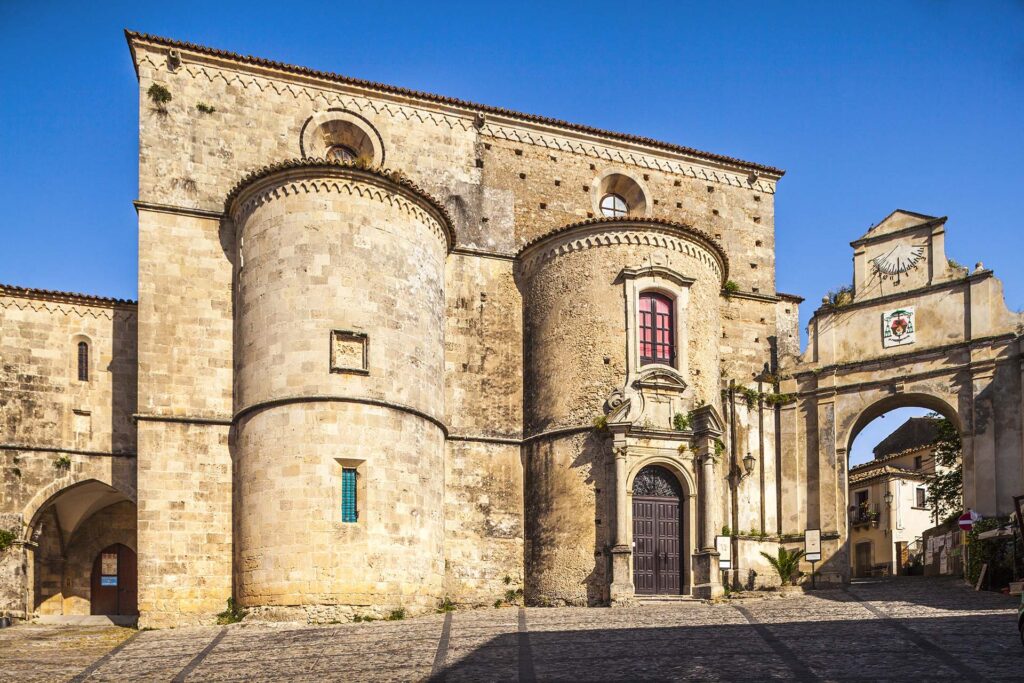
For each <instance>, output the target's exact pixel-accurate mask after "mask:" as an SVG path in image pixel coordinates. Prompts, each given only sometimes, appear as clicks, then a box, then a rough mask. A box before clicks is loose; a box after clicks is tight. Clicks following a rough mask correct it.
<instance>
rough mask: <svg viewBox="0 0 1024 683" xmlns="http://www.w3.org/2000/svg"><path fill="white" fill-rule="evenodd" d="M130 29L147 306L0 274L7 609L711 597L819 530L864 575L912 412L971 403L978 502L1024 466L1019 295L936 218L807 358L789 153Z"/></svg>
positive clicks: (157, 618)
mask: <svg viewBox="0 0 1024 683" xmlns="http://www.w3.org/2000/svg"><path fill="white" fill-rule="evenodd" d="M126 35H127V40H128V46H129V50H130V54H131V58H132V60H133V62H134V65H135V69H136V73H137V75H138V81H139V100H138V107H139V122H140V127H139V190H138V200H137V201H136V202H135V207H136V209H137V212H138V230H139V233H138V234H139V280H138V291H139V300H138V301H137V302H135V301H124V300H116V299H109V298H104V297H101V296H94V295H83V294H72V293H66V292H56V291H48V290H38V289H26V288H21V287H16V286H3V287H0V416H2V420H0V426H2V427H0V428H2V433H0V464H2V466H3V489H2V493H0V528H3V529H6V530H9V532H10V533H9V537H10V539H11V541H10V542H9V544H7V545H8V547H7V548H6V549H5V550H3V551H0V610H2V611H6V612H7V613H8V614H10V615H12V616H14V617H16V618H27V617H31V616H33V615H47V614H50V615H53V614H58V615H59V614H65V615H69V614H89V613H93V614H123V615H134V614H138V615H139V621H140V624H141V625H143V626H154V627H162V626H173V625H186V624H198V623H210V622H211V621H212V620H213V619H214V618H215V615H216V613H218V612H220V611H222V610H223V609H224V607H225V604H226V601H227V600H228V598H230V597H233V598H234V599H235V600H236V602H237V604H239V605H240V606H242V607H244V608H247V609H248V610H249V611H250V613H252V614H254V615H256V616H260V617H263V618H268V619H291V620H294V619H298V620H303V621H310V622H318V621H330V620H347V619H351V618H353V617H355V616H372V615H378V616H379V615H382V614H386V613H387V612H389V611H390V610H392V609H396V608H398V607H403V608H405V609H406V610H407V611H408V612H409V613H412V614H415V613H421V612H424V611H428V610H433V609H435V608H436V607H437V605H438V604H439V603H440V602H442V601H443V600H445V599H448V600H451V601H452V602H454V603H456V604H460V605H490V604H493V603H494V602H495V600H500V599H502V597H503V596H505V594H506V592H507V591H510V590H511V591H512V592H515V591H516V590H517V589H519V588H521V589H522V591H523V598H524V600H525V601H526V603H527V604H531V605H593V606H597V605H619V604H631V603H633V602H635V601H637V600H639V599H642V598H643V596H645V595H659V594H673V595H688V596H693V597H696V598H712V597H716V596H718V595H721V593H722V591H723V582H725V583H732V584H735V585H742V586H748V587H751V586H759V585H766V584H772V583H777V582H778V579H777V578H776V577H774V576H773V575H772V573H771V571H770V568H769V567H768V566H767V565H766V563H765V562H764V561H763V559H762V558H761V556H760V551H766V552H770V553H774V552H775V551H776V550H777V549H778V548H779V547H780V544H781V545H786V546H788V547H802V546H803V543H804V533H805V531H806V530H807V529H812V530H818V531H820V536H821V553H822V558H821V562H820V563H818V565H817V569H818V570H819V571H820V577H821V578H820V580H822V581H836V582H839V581H844V580H848V578H849V560H848V548H847V546H848V544H847V534H848V530H847V527H848V524H847V501H846V488H847V486H846V471H847V466H846V453H847V452H848V448H849V444H850V443H852V440H853V439H854V438H855V437H856V433H857V432H858V431H859V430H860V429H861V428H862V427H863V426H864V425H865V424H866V423H867V422H868V421H870V420H871V419H873V418H874V417H876V416H877V415H879V414H881V413H882V412H884V411H886V410H889V409H890V408H892V407H897V406H900V405H923V406H925V407H928V408H932V409H935V410H937V411H939V412H941V413H943V414H945V415H947V416H949V417H951V418H952V419H954V420H956V423H957V424H958V425H959V426H960V427H961V430H962V432H963V434H964V443H965V456H964V457H965V466H966V467H967V469H968V471H969V472H970V474H969V475H968V477H967V482H966V492H965V496H966V497H967V502H968V504H971V505H973V506H974V507H975V508H976V509H979V510H981V511H982V512H985V513H986V514H995V513H996V512H1007V511H1008V510H1009V509H1010V507H1011V505H1012V496H1013V495H1015V494H1019V493H1022V492H1024V491H1022V489H1024V484H1022V482H1024V475H1022V466H1024V455H1022V442H1021V437H1020V434H1021V410H1022V403H1021V398H1020V396H1021V389H1020V388H1021V375H1022V366H1021V361H1020V333H1021V329H1020V321H1019V319H1018V316H1017V315H1015V314H1012V313H1009V312H1008V311H1007V310H1006V308H1005V306H1004V304H1003V301H1002V295H1001V289H1000V285H999V282H998V281H997V280H996V279H995V278H994V277H993V275H992V273H991V271H988V270H985V269H984V268H983V267H982V266H981V265H980V264H979V266H978V267H977V268H975V269H973V270H971V271H970V272H968V271H966V270H962V269H960V268H959V267H957V266H955V265H953V264H951V263H949V262H947V260H946V257H945V254H944V247H943V244H944V242H943V235H944V225H945V219H943V218H934V217H930V216H922V215H920V214H914V213H911V212H906V211H897V212H894V213H893V214H892V215H890V216H889V217H888V218H886V219H885V220H884V221H882V222H881V223H880V224H879V225H877V226H874V227H873V228H872V229H871V230H869V231H868V232H867V234H866V235H865V236H864V237H862V238H861V239H860V240H857V241H855V242H853V243H852V245H853V248H854V279H853V284H854V287H853V290H852V292H850V293H846V294H844V295H843V296H840V297H837V298H834V299H828V300H826V301H824V302H823V303H822V305H821V307H820V308H819V309H818V310H817V311H816V312H815V314H814V317H813V318H812V321H811V327H810V330H809V335H810V343H809V347H808V349H807V350H806V351H805V352H803V353H801V350H800V334H799V330H798V305H799V304H800V302H801V301H802V299H800V298H799V297H797V296H793V295H789V294H783V293H780V292H778V291H776V288H775V244H774V234H775V225H774V216H773V214H774V197H775V191H776V186H777V183H778V181H779V180H780V178H781V177H782V175H783V171H781V170H779V169H777V168H773V167H771V166H766V165H762V164H758V163H752V162H748V161H741V160H739V159H733V158H730V157H726V156H722V155H718V154H711V153H707V152H701V151H698V150H695V149H691V148H687V147H681V146H678V145H674V144H669V143H665V142H659V141H656V140H651V139H647V138H641V137H637V136H633V135H625V134H621V133H613V132H609V131H605V130H599V129H596V128H590V127H587V126H582V125H577V124H572V123H567V122H564V121H559V120H554V119H549V118H545V117H542V116H535V115H529V114H522V113H519V112H515V111H509V110H505V109H500V108H496V107H489V106H485V105H480V104H475V103H472V102H466V101H461V100H456V99H451V98H447V97H440V96H437V95H431V94H427V93H422V92H416V91H411V90H406V89H403V88H397V87H393V86H388V85H384V84H380V83H372V82H368V81H362V80H358V79H353V78H348V77H344V76H339V75H336V74H333V73H326V72H321V71H314V70H311V69H306V68H302V67H296V66H291V65H287V64H282V63H278V62H273V61H269V60H265V59H260V58H256V57H248V56H242V55H238V54H233V53H229V52H223V51H220V50H215V49H210V48H207V47H203V46H198V45H193V44H189V43H182V42H178V41H175V40H169V39H165V38H159V37H155V36H150V35H144V34H138V33H133V32H127V34H126ZM996 396H999V397H1000V400H998V401H996V400H995V397H996ZM807 569H808V570H809V569H810V566H808V567H807Z"/></svg>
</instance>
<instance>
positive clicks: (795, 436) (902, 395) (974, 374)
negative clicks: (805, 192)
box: [779, 210, 1024, 581]
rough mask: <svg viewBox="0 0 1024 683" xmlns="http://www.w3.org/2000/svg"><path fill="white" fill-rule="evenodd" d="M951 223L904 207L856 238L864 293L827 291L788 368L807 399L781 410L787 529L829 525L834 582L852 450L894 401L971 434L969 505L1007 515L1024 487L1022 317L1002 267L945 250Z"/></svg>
mask: <svg viewBox="0 0 1024 683" xmlns="http://www.w3.org/2000/svg"><path fill="white" fill-rule="evenodd" d="M945 224H946V219H945V218H944V217H935V216H925V215H922V214H917V213H913V212H910V211H902V210H897V211H894V212H893V213H892V214H890V215H889V216H888V217H886V218H885V219H884V220H882V221H881V222H880V223H878V224H877V225H875V226H873V227H872V228H871V229H870V230H869V231H868V232H867V233H866V234H865V235H864V236H863V237H861V238H860V239H858V240H855V241H854V242H852V243H851V246H852V247H853V248H854V277H853V283H854V286H853V288H852V290H851V291H850V292H847V293H843V294H841V295H840V296H838V297H836V298H835V299H829V298H828V297H826V298H824V299H823V300H822V305H821V307H820V308H819V309H818V310H817V311H815V313H814V315H813V317H812V318H811V321H810V324H809V326H808V347H807V349H806V350H805V351H804V353H803V354H802V356H800V357H795V358H785V359H783V361H782V363H781V365H782V374H783V376H784V379H783V381H782V390H783V392H784V393H786V394H787V395H789V396H792V397H793V398H794V399H795V400H794V401H793V402H791V403H788V404H786V405H784V406H782V408H781V411H780V416H779V424H780V428H781V439H780V443H781V444H782V449H781V453H780V456H781V465H782V470H781V472H782V476H781V481H782V482H783V495H782V517H781V519H782V525H783V529H784V531H785V532H790V533H797V532H799V531H800V530H802V529H804V528H808V527H809V528H819V529H821V532H822V552H823V557H822V559H823V562H822V564H821V566H820V570H821V572H822V575H823V576H822V578H823V579H824V580H831V581H842V580H846V579H848V577H849V573H850V566H851V561H852V559H851V558H850V556H849V553H850V552H851V548H850V546H849V543H848V542H847V541H848V536H849V531H848V528H849V514H850V512H851V510H850V509H849V501H848V500H847V495H846V494H847V489H848V481H847V457H848V454H849V450H850V446H851V444H852V443H853V440H854V439H855V438H856V437H857V434H858V433H860V431H861V430H862V429H863V428H864V427H865V426H867V424H868V423H869V422H871V421H872V420H873V419H875V418H876V417H878V416H879V415H881V414H883V413H885V412H887V411H889V410H892V409H893V408H899V407H905V406H912V407H922V408H928V409H930V410H933V411H935V412H937V413H939V414H941V415H942V416H944V417H946V418H948V419H949V420H951V421H952V422H953V424H955V425H956V426H957V428H958V429H959V430H960V434H961V441H962V443H963V467H964V507H965V508H973V509H975V510H977V511H978V512H980V513H981V514H983V515H985V516H996V515H1007V514H1009V513H1010V512H1011V511H1012V510H1013V496H1014V495H1021V494H1022V493H1024V440H1022V438H1021V436H1022V433H1021V425H1022V422H1021V419H1022V418H1021V409H1022V408H1021V406H1022V405H1024V403H1022V392H1021V386H1022V371H1024V366H1022V365H1021V346H1020V338H1021V332H1022V329H1024V328H1022V322H1024V320H1022V317H1021V316H1020V315H1019V314H1015V313H1012V312H1010V311H1009V310H1007V308H1006V304H1005V303H1004V301H1003V295H1002V284H1001V283H1000V282H999V280H997V279H996V278H995V277H994V274H993V273H992V271H991V270H987V269H985V267H984V266H983V265H982V264H981V263H978V264H977V265H976V266H975V267H974V268H973V269H972V270H968V269H967V268H965V267H963V266H959V265H957V264H956V263H954V262H952V261H950V260H948V259H947V258H946V253H945ZM894 323H895V324H896V325H897V327H896V328H894V327H893V324H894ZM907 323H909V325H908V324H907ZM894 329H900V330H901V332H902V334H901V335H900V337H901V338H900V339H899V340H898V341H899V343H898V344H893V343H892V339H893V337H892V332H893V330H894Z"/></svg>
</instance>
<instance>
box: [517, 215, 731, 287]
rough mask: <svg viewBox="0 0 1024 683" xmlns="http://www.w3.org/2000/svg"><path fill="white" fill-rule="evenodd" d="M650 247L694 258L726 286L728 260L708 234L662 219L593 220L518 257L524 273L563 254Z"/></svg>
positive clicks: (555, 233) (547, 237) (558, 232)
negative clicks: (622, 246)
mask: <svg viewBox="0 0 1024 683" xmlns="http://www.w3.org/2000/svg"><path fill="white" fill-rule="evenodd" d="M617 245H638V246H640V245H647V246H653V247H660V248H663V249H670V250H672V251H676V252H679V253H681V254H686V255H687V256H691V257H693V258H695V259H697V260H698V261H700V262H702V263H703V264H705V265H706V266H708V267H710V268H711V269H712V270H713V271H715V273H716V274H717V275H718V276H719V279H720V280H721V283H722V284H723V285H724V284H725V282H726V279H727V278H728V276H729V257H728V256H727V255H726V253H725V250H724V249H722V247H721V246H720V245H719V244H718V243H717V242H716V241H715V240H714V239H712V238H711V237H710V236H709V235H708V234H706V233H704V232H702V231H700V230H697V229H696V228H692V227H690V226H688V225H683V224H682V223H673V222H672V221H667V220H664V219H659V218H593V219H590V220H586V221H582V222H579V223H573V224H570V225H566V226H563V227H561V228H557V229H555V230H552V231H550V232H548V233H546V234H543V235H540V236H539V237H536V238H534V239H533V240H530V241H529V242H527V243H526V244H525V245H524V246H523V247H522V248H521V249H520V250H519V254H518V258H519V260H520V261H521V262H522V266H523V269H524V271H525V272H527V273H529V272H532V271H533V270H534V269H535V268H536V267H537V266H538V265H539V264H540V263H542V262H547V261H550V260H552V259H554V258H557V257H558V256H561V255H563V254H569V253H572V252H577V251H583V250H585V249H591V248H597V247H606V246H617Z"/></svg>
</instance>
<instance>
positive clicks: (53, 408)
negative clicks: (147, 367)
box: [0, 286, 136, 616]
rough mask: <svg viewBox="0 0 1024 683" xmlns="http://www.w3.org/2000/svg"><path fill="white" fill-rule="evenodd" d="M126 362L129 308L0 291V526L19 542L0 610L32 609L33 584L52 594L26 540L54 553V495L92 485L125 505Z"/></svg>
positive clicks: (129, 361) (129, 429)
mask: <svg viewBox="0 0 1024 683" xmlns="http://www.w3.org/2000/svg"><path fill="white" fill-rule="evenodd" d="M82 341H84V342H85V343H87V344H88V349H89V354H88V375H87V380H85V381H80V380H79V375H78V344H79V342H82ZM135 358H136V307H135V304H134V302H130V301H122V300H114V299H103V298H100V297H91V296H83V295H77V294H69V293H63V292H50V291H44V290H32V289H23V288H17V287H7V286H2V287H0V363H2V365H0V471H2V472H3V477H2V478H0V482H2V483H0V526H2V528H4V529H9V530H12V531H14V532H15V533H16V534H17V535H18V538H19V541H18V542H17V543H16V544H15V545H14V546H12V547H10V548H8V549H7V550H6V551H4V552H2V553H0V611H4V610H9V611H11V612H12V613H14V614H17V615H19V616H21V615H24V614H26V613H30V612H31V611H32V610H33V609H35V607H36V601H35V600H34V599H31V598H30V596H31V595H32V594H33V593H34V592H35V591H36V588H37V581H41V582H42V584H43V585H44V586H45V590H46V591H50V592H52V591H53V590H59V589H60V584H61V578H60V576H59V575H55V574H52V573H49V574H48V573H47V571H49V570H50V569H52V570H54V571H56V570H57V569H59V566H50V567H49V569H47V570H46V571H44V575H43V576H38V577H37V576H36V575H35V567H34V560H33V559H32V558H33V554H32V551H33V544H32V542H31V541H30V539H32V537H33V535H34V534H35V532H37V531H38V530H39V529H43V530H44V531H45V532H46V533H45V535H43V536H39V537H38V542H39V543H40V544H41V545H42V546H43V547H44V549H45V547H49V546H53V545H56V547H59V545H60V540H59V538H57V537H56V536H55V535H53V533H54V532H53V529H54V525H53V524H46V518H47V516H49V518H51V519H52V515H53V513H52V510H50V509H49V508H48V507H47V506H48V505H49V504H50V503H51V502H52V500H53V499H54V498H56V497H57V496H59V495H60V494H61V492H62V491H64V490H66V489H68V488H71V487H74V486H76V485H78V484H82V483H84V482H90V481H93V480H94V481H96V482H102V483H103V484H106V485H108V486H110V487H112V488H113V489H115V490H116V491H119V492H120V493H121V494H122V495H123V496H125V497H128V498H132V497H134V495H135V488H136V485H135V462H134V458H135V451H136V430H135V425H134V424H133V422H132V414H133V413H134V411H135V401H136V368H135ZM26 541H27V542H28V544H27V545H26ZM58 565H59V563H58Z"/></svg>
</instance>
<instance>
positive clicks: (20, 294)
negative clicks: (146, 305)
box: [0, 285, 138, 320]
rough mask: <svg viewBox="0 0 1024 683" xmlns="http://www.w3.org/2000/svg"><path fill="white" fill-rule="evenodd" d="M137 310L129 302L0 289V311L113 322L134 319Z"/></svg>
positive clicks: (77, 295) (0, 286)
mask: <svg viewBox="0 0 1024 683" xmlns="http://www.w3.org/2000/svg"><path fill="white" fill-rule="evenodd" d="M137 306H138V304H137V303H136V302H135V301H131V300H130V299H113V298H109V297H102V296H91V295H88V294H77V293H75V292H59V291H55V290H52V289H34V288H32V287H15V286H12V285H0V309H8V308H16V309H18V310H22V311H23V310H25V309H30V310H32V311H35V312H36V313H43V312H45V313H59V314H61V315H77V316H79V317H81V318H96V319H99V318H104V319H106V320H113V319H114V316H115V315H116V316H118V317H120V318H122V319H123V318H132V317H134V316H135V313H136V307H137Z"/></svg>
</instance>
